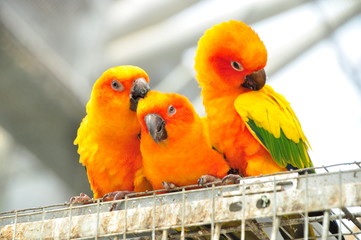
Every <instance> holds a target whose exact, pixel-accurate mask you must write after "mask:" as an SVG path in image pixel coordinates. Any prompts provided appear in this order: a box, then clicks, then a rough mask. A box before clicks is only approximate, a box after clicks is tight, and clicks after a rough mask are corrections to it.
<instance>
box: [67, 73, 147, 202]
mask: <svg viewBox="0 0 361 240" xmlns="http://www.w3.org/2000/svg"><path fill="white" fill-rule="evenodd" d="M148 82H149V78H148V75H147V74H146V72H145V71H144V70H142V69H140V68H139V67H135V66H118V67H113V68H110V69H109V70H107V71H105V72H104V73H103V75H102V76H101V77H100V78H99V79H98V80H97V81H96V82H95V84H94V86H93V90H92V92H91V96H90V100H89V102H88V103H87V105H86V112H87V115H86V116H85V117H84V119H83V121H82V122H81V124H80V127H79V129H78V135H77V137H76V139H75V141H74V144H77V145H78V153H79V155H80V160H79V161H80V162H81V163H82V164H83V165H84V166H85V167H86V171H87V175H88V179H89V183H90V187H91V190H92V191H93V193H94V198H101V197H103V196H104V195H105V194H108V193H111V192H117V191H144V190H150V189H146V188H148V186H143V185H142V184H143V183H144V182H143V176H142V173H141V172H142V170H141V167H142V157H141V154H140V148H139V144H140V141H139V134H140V125H139V123H138V120H137V116H136V112H135V111H136V108H137V104H138V100H139V99H140V98H143V97H144V96H145V95H146V94H147V92H148V90H149V85H148ZM136 173H137V176H136ZM114 195H115V194H113V196H114ZM87 200H90V197H88V196H87V195H86V194H81V195H80V196H78V197H73V198H72V199H71V202H73V203H74V202H86V201H87Z"/></svg>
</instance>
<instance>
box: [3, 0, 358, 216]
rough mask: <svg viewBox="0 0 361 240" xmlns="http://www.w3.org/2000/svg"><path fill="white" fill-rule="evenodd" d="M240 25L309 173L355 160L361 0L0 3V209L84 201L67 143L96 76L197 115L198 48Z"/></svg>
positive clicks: (83, 184)
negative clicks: (141, 74)
mask: <svg viewBox="0 0 361 240" xmlns="http://www.w3.org/2000/svg"><path fill="white" fill-rule="evenodd" d="M229 19H238V20H242V21H244V22H246V23H247V24H249V25H251V26H252V27H253V28H254V29H255V30H256V32H258V34H259V36H260V37H261V39H262V40H263V41H264V43H265V45H266V47H267V49H268V51H269V58H268V65H267V68H266V72H267V74H268V84H270V85H271V86H273V87H274V88H275V90H276V91H278V92H280V93H282V94H283V95H285V96H286V98H287V99H288V101H290V102H291V105H292V107H293V108H294V110H295V112H296V113H297V115H298V117H299V119H300V121H301V123H302V126H303V129H304V131H305V133H306V135H307V137H308V139H309V141H310V143H311V145H312V151H311V153H310V155H311V157H312V159H313V162H314V165H315V166H322V165H330V164H336V163H342V162H353V161H360V160H361V141H360V136H361V46H360V43H361V0H314V1H306V0H303V1H301V0H243V1H239V0H228V1H223V0H202V1H201V0H182V1H172V0H152V1H147V0H102V1H97V0H78V1H70V0H66V1H56V0H32V1H28V0H0V211H7V210H13V209H23V208H29V207H39V206H45V205H49V204H55V203H62V202H65V201H67V200H68V199H69V198H70V197H71V196H73V195H77V194H78V193H80V192H86V193H88V194H91V192H90V189H89V185H88V182H87V178H86V174H85V171H84V168H83V167H82V166H81V165H80V164H79V163H78V155H77V153H76V146H74V145H73V140H74V138H75V136H76V131H77V128H78V126H79V123H80V121H81V119H82V118H83V117H84V115H85V104H86V102H87V100H88V98H89V94H90V91H91V87H92V84H93V83H94V81H95V80H96V79H97V78H98V77H99V76H100V75H101V74H102V72H104V71H105V70H106V69H108V68H110V67H113V66H117V65H125V64H127V65H128V64H132V65H137V66H139V67H141V68H143V69H145V70H146V71H147V72H148V74H149V75H150V77H151V87H152V88H153V89H156V90H159V91H164V92H177V93H181V94H184V95H186V96H187V97H188V98H190V99H191V100H192V102H193V103H194V105H195V106H196V108H197V111H198V113H199V114H201V115H204V109H203V107H202V101H201V99H200V97H199V95H200V89H199V88H198V84H197V82H196V81H195V80H194V71H193V58H194V51H195V47H196V44H197V40H198V39H199V37H200V36H201V35H202V34H203V32H204V31H205V30H206V29H208V28H210V27H211V26H212V25H214V24H217V23H220V22H222V21H227V20H229Z"/></svg>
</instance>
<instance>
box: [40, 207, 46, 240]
mask: <svg viewBox="0 0 361 240" xmlns="http://www.w3.org/2000/svg"><path fill="white" fill-rule="evenodd" d="M44 220H45V209H44V208H43V212H42V213H41V222H42V224H41V230H40V232H41V236H40V239H41V240H43V235H44Z"/></svg>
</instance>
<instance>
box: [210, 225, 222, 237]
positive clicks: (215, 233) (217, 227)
mask: <svg viewBox="0 0 361 240" xmlns="http://www.w3.org/2000/svg"><path fill="white" fill-rule="evenodd" d="M221 227H222V224H221V223H216V224H215V228H214V231H213V234H212V239H213V240H219V237H220V235H221Z"/></svg>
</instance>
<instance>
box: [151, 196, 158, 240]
mask: <svg viewBox="0 0 361 240" xmlns="http://www.w3.org/2000/svg"><path fill="white" fill-rule="evenodd" d="M156 199H157V198H156V194H155V193H154V194H153V208H152V240H155V207H156Z"/></svg>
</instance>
